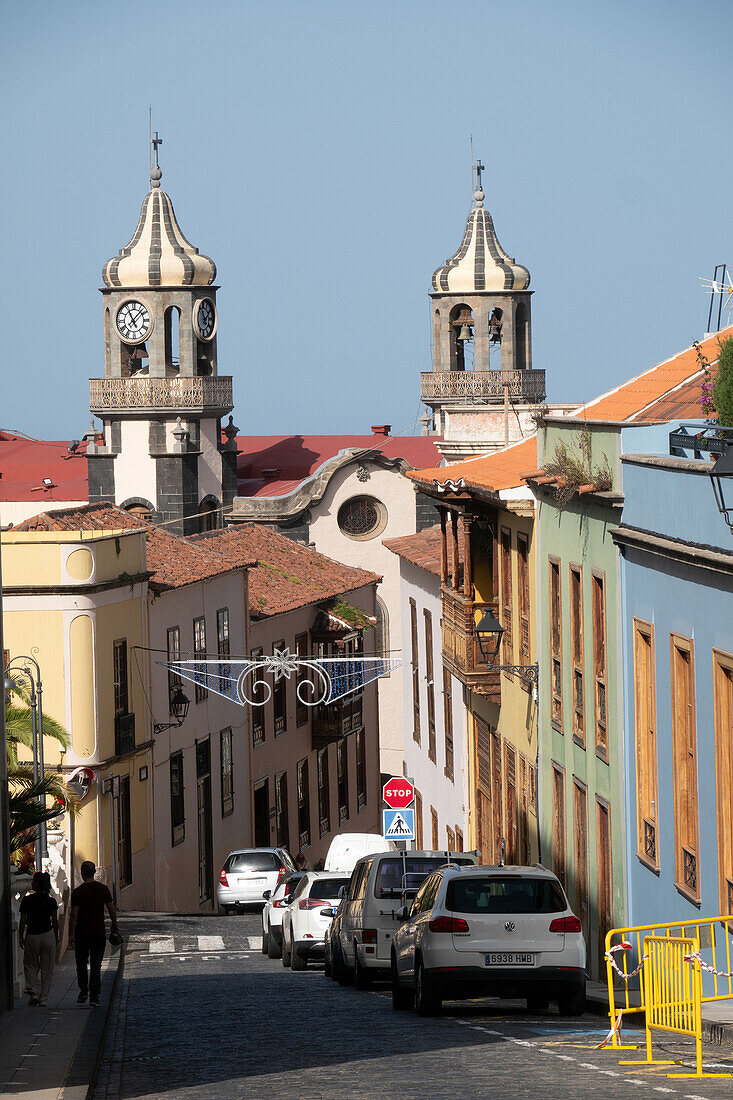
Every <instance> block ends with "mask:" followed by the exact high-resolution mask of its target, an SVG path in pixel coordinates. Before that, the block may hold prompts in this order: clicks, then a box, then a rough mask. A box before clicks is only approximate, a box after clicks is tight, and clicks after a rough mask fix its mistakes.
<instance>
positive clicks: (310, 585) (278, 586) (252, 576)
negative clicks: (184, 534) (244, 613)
mask: <svg viewBox="0 0 733 1100" xmlns="http://www.w3.org/2000/svg"><path fill="white" fill-rule="evenodd" d="M191 541H192V542H193V543H195V545H196V546H201V545H206V546H208V547H209V548H210V550H211V552H212V553H214V554H216V555H218V556H219V557H220V559H221V560H222V561H225V562H228V563H229V564H231V565H235V564H236V563H239V562H245V561H246V562H251V561H253V560H254V561H255V562H256V565H255V566H254V567H253V568H252V569H250V572H249V604H250V614H251V615H252V617H253V618H264V617H265V616H268V615H279V614H281V613H282V612H284V611H292V610H293V609H294V608H297V607H308V606H309V605H311V604H317V603H320V602H321V601H323V600H329V599H333V598H334V597H336V596H340V595H342V594H343V593H345V592H352V591H354V590H356V589H358V588H364V587H365V586H366V585H369V584H374V583H376V582H377V581H380V580H381V577H380V576H378V575H377V574H376V573H370V572H367V571H366V570H365V569H355V568H353V567H352V566H350V565H342V564H341V563H340V562H337V561H333V559H332V558H327V557H326V556H325V554H319V553H318V552H317V551H316V550H312V549H311V548H310V547H309V546H306V545H305V544H304V543H302V542H295V540H294V539H289V538H287V537H286V536H285V535H281V534H280V533H279V532H278V531H274V530H273V529H272V528H271V527H266V526H264V525H263V524H256V523H244V524H241V525H240V524H237V525H236V526H232V527H225V528H224V530H223V531H210V532H206V533H205V534H201V535H195V536H193V537H192V539H191Z"/></svg>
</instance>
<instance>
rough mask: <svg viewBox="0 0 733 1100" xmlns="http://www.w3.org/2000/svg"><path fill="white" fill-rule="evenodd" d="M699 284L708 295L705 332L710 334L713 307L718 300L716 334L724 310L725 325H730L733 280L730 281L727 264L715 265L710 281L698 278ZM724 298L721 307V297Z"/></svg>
mask: <svg viewBox="0 0 733 1100" xmlns="http://www.w3.org/2000/svg"><path fill="white" fill-rule="evenodd" d="M698 278H699V280H700V282H701V283H702V285H703V286H704V287H705V289H706V290H707V291H708V293H709V294H710V309H709V310H708V327H707V331H708V332H709V333H710V332H712V331H713V330H712V323H713V307H714V305H715V298H716V295H717V298H718V326H717V328H716V329H715V331H716V332H720V321H721V317H722V314H723V309H725V311H726V314H727V318H726V320H727V324H730V320H731V313H733V280H732V279H731V276H730V272H729V271H728V265H727V264H716V266H715V271H714V273H713V277H712V279H704V278H703V277H702V275H699V276H698ZM724 296H725V305H723V297H724Z"/></svg>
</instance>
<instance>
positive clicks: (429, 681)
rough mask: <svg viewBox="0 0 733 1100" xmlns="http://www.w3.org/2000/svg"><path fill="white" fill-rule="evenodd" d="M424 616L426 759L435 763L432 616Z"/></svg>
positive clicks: (427, 612) (426, 611) (425, 613)
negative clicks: (426, 703)
mask: <svg viewBox="0 0 733 1100" xmlns="http://www.w3.org/2000/svg"><path fill="white" fill-rule="evenodd" d="M423 615H424V616H425V679H426V686H427V691H428V759H429V760H432V762H433V763H435V753H436V748H435V684H434V683H433V616H432V615H431V614H430V612H429V611H428V609H427V608H425V610H424V611H423Z"/></svg>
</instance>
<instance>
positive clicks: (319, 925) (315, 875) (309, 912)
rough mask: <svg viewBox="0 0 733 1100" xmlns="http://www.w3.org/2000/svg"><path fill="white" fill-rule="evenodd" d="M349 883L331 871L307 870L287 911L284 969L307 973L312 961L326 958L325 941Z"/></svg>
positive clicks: (285, 910)
mask: <svg viewBox="0 0 733 1100" xmlns="http://www.w3.org/2000/svg"><path fill="white" fill-rule="evenodd" d="M348 885H349V880H348V878H347V877H345V876H344V875H332V874H329V873H328V872H327V871H307V872H306V874H305V875H303V878H302V879H301V880H300V882H299V883H298V885H297V886H296V888H295V890H294V891H293V895H292V898H291V900H290V904H289V905H288V907H287V908H286V909H284V910H283V943H282V952H283V966H290V967H292V969H293V970H305V968H306V966H307V965H308V959H310V958H313V957H314V956H319V957H321V958H322V957H323V938H324V935H325V932H326V929H327V928H328V926H329V924H330V923H331V921H332V920H333V909H334V906H336V905H337V904H338V896H339V891H340V890H341V888H342V887H344V888H346V887H347V886H348Z"/></svg>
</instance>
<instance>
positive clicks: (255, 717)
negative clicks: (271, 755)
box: [248, 646, 266, 745]
mask: <svg viewBox="0 0 733 1100" xmlns="http://www.w3.org/2000/svg"><path fill="white" fill-rule="evenodd" d="M250 656H251V657H261V656H262V646H258V647H257V648H256V649H253V650H251V651H250ZM257 678H258V679H259V677H257ZM248 690H249V691H250V692H251V694H252V698H253V699H254V700H255V702H257V703H259V705H258V706H254V707H250V708H249V712H250V714H251V715H252V744H253V745H263V744H264V742H265V709H266V708H265V707H264V706H263V705H262V701H263V700H264V690H263V689H262V688H257V690H256V691H255V690H254V688H250V689H248Z"/></svg>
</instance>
